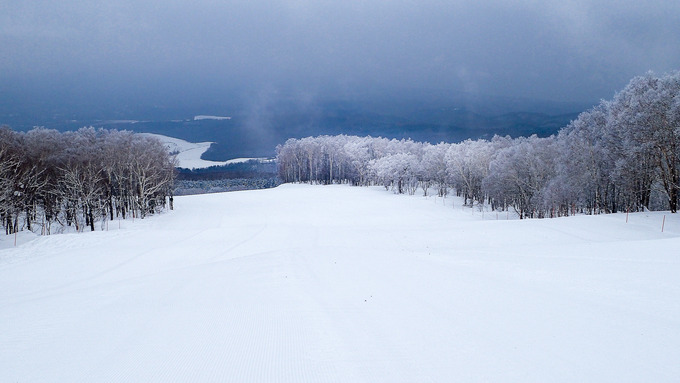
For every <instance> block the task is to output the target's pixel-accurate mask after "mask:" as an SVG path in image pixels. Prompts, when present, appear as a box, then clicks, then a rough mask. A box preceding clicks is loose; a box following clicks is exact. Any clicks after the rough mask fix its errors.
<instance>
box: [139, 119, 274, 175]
mask: <svg viewBox="0 0 680 383" xmlns="http://www.w3.org/2000/svg"><path fill="white" fill-rule="evenodd" d="M196 117H201V116H196ZM202 117H210V116H202ZM224 118H226V117H224ZM139 134H141V135H143V136H148V137H155V138H157V139H159V140H160V141H161V142H162V143H163V144H164V145H165V146H166V147H167V148H168V151H170V153H177V162H178V165H177V166H179V167H181V168H186V169H203V168H208V167H211V166H223V165H228V164H234V163H241V162H247V161H249V160H260V161H267V159H265V158H234V159H231V160H227V161H209V160H203V159H201V156H202V155H203V153H205V152H206V151H207V150H208V149H209V148H210V145H211V144H212V142H195V143H194V142H189V141H184V140H182V139H179V138H174V137H168V136H164V135H162V134H155V133H139Z"/></svg>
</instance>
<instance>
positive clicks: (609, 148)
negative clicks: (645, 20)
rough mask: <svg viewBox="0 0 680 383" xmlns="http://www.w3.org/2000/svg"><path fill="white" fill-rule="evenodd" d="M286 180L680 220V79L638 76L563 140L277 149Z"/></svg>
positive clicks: (364, 140)
mask: <svg viewBox="0 0 680 383" xmlns="http://www.w3.org/2000/svg"><path fill="white" fill-rule="evenodd" d="M277 163H278V173H279V177H280V178H281V179H282V181H284V182H310V183H351V184H354V185H384V186H385V188H388V189H392V190H394V191H395V193H409V194H415V193H416V192H417V190H422V191H423V192H424V194H425V195H428V193H431V192H434V193H437V194H438V195H440V196H445V195H446V194H447V193H449V192H451V191H453V192H455V193H456V194H457V195H459V196H461V197H463V198H464V200H465V204H466V205H473V204H490V205H491V207H492V208H493V209H499V210H505V209H508V208H513V209H514V210H516V211H517V213H518V214H519V216H520V218H533V217H537V218H542V217H556V216H564V215H569V214H575V213H577V212H580V213H586V214H599V213H615V212H618V211H641V210H644V209H650V210H665V209H669V210H671V211H672V212H677V209H678V203H679V202H680V72H675V73H671V74H666V75H663V76H656V75H654V74H653V73H651V72H650V73H647V74H646V75H644V76H638V77H635V78H633V79H632V80H631V81H630V82H629V83H628V85H627V86H626V87H625V88H624V89H623V90H621V91H619V92H618V93H617V94H616V95H615V96H614V98H613V99H612V100H603V101H601V102H600V103H599V104H598V105H596V106H595V107H593V108H592V109H590V110H588V111H585V112H583V113H581V114H580V115H579V116H578V118H576V119H575V120H573V121H571V123H569V124H568V125H567V126H566V127H565V128H563V129H561V130H560V132H559V133H558V134H557V135H553V136H550V137H547V138H539V137H537V136H531V137H528V138H525V137H520V138H515V139H512V138H510V137H499V136H496V137H494V138H493V139H491V140H482V139H480V140H467V141H463V142H460V143H439V144H436V145H433V144H430V143H423V142H414V141H411V140H394V139H392V140H389V139H385V138H374V137H370V136H369V137H356V136H345V135H339V136H319V137H307V138H302V139H289V140H288V141H286V142H285V144H283V145H279V146H278V147H277Z"/></svg>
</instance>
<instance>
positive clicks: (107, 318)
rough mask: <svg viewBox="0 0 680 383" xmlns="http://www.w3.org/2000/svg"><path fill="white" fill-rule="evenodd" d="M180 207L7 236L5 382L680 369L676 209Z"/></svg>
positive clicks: (466, 377) (339, 203) (216, 202)
mask: <svg viewBox="0 0 680 383" xmlns="http://www.w3.org/2000/svg"><path fill="white" fill-rule="evenodd" d="M443 202H445V203H446V204H443ZM451 202H455V204H453V205H452V204H451ZM176 208H177V210H175V211H173V212H169V213H168V214H164V215H161V216H156V217H152V218H151V219H145V220H143V221H142V220H137V221H135V222H134V223H133V222H122V225H121V228H120V229H118V228H117V226H115V227H114V225H111V226H112V227H110V231H98V232H93V233H83V234H64V235H54V236H49V237H40V238H37V239H35V240H33V241H30V242H27V243H24V244H23V245H20V246H19V247H17V248H9V249H4V250H0V328H1V329H2V331H0V344H1V345H2V347H0V381H3V382H16V381H21V382H24V381H69V382H78V381H82V382H96V381H140V382H141V381H144V382H168V381H201V382H210V381H216V382H223V381H234V382H237V381H238V382H242V381H247V382H271V381H278V382H300V381H314V382H317V381H339V382H414V381H434V382H449V381H504V382H507V381H518V382H532V381H533V382H545V381H550V382H560V381H563V382H574V381H597V382H602V381H610V382H614V381H640V382H642V381H654V382H664V381H665V382H671V381H678V380H679V379H680V363H679V361H680V331H678V329H679V328H680V284H678V275H680V259H679V258H678V248H680V236H679V235H680V219H678V217H677V215H672V216H671V215H667V217H666V221H665V227H664V233H662V232H661V219H662V216H663V214H656V213H655V214H651V213H650V214H631V215H630V217H629V222H628V223H626V217H625V214H616V215H608V216H594V217H593V216H588V217H585V216H584V217H572V218H561V219H552V220H548V219H546V220H529V221H519V220H512V219H510V220H505V219H503V218H504V217H503V216H502V215H500V216H498V217H496V216H495V214H494V213H489V212H486V213H485V215H484V219H482V215H481V212H479V211H477V210H471V209H469V208H462V207H460V201H459V200H455V199H451V198H448V199H446V200H445V201H444V200H442V199H441V198H438V199H434V198H423V197H408V196H403V195H393V194H391V193H389V192H385V191H384V190H381V189H379V188H358V187H356V188H352V187H344V186H327V187H324V186H307V185H283V186H281V187H278V188H276V189H267V190H259V191H248V192H235V193H226V194H211V195H200V196H187V197H177V198H176ZM497 218H498V219H497ZM506 218H512V217H506ZM0 240H2V241H7V240H9V237H5V236H2V237H1V238H0Z"/></svg>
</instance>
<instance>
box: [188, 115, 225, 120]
mask: <svg viewBox="0 0 680 383" xmlns="http://www.w3.org/2000/svg"><path fill="white" fill-rule="evenodd" d="M199 120H218V121H224V120H231V117H225V116H205V115H200V116H194V121H199Z"/></svg>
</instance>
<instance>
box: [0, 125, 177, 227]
mask: <svg viewBox="0 0 680 383" xmlns="http://www.w3.org/2000/svg"><path fill="white" fill-rule="evenodd" d="M174 178H175V162H174V158H173V157H172V156H171V155H170V154H169V153H168V150H167V149H166V148H165V146H164V145H163V144H162V143H161V142H160V141H159V140H157V139H155V138H151V137H147V136H142V135H138V134H134V133H132V132H129V131H116V130H111V131H109V130H104V129H94V128H92V127H89V128H82V129H80V130H78V131H75V132H64V133H60V132H58V131H56V130H49V129H43V128H35V129H33V130H31V131H29V132H25V133H23V132H16V131H13V130H11V129H9V128H8V127H2V128H0V220H1V221H2V226H3V229H4V230H5V233H6V234H12V233H15V232H17V231H19V230H22V229H24V228H25V229H27V230H31V231H34V232H39V233H41V234H44V235H45V234H50V233H51V232H52V231H53V230H54V227H55V225H56V226H57V227H59V228H61V229H63V228H67V227H72V228H74V229H75V230H76V231H83V230H86V228H89V230H92V231H94V230H95V223H97V222H101V223H104V222H105V221H106V220H113V219H115V218H122V219H125V218H127V217H139V218H144V217H145V216H147V215H149V214H153V213H155V212H157V211H159V210H160V209H163V208H165V207H166V206H167V205H168V204H169V205H170V208H172V190H173V182H174ZM166 197H169V198H166Z"/></svg>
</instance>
